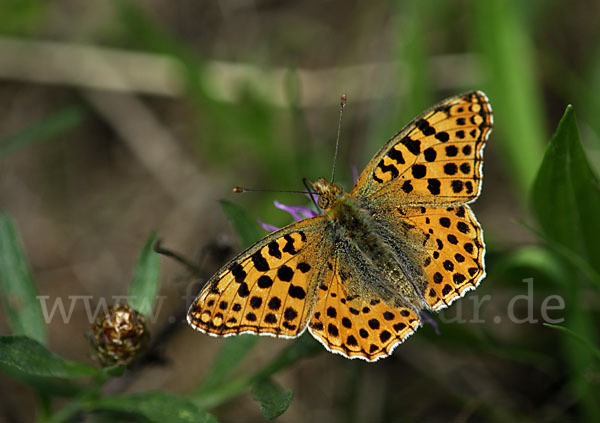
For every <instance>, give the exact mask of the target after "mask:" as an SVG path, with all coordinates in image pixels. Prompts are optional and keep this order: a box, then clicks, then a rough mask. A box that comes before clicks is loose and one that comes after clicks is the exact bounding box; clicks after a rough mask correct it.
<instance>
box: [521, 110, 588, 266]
mask: <svg viewBox="0 0 600 423" xmlns="http://www.w3.org/2000/svg"><path fill="white" fill-rule="evenodd" d="M532 194H533V195H532V200H533V209H534V211H535V214H536V215H537V218H538V222H539V223H540V225H541V227H542V229H543V230H544V232H545V233H546V235H548V237H550V238H551V239H552V240H554V241H556V242H558V243H560V244H562V245H564V246H566V247H568V248H570V249H571V250H573V251H575V252H577V253H578V254H580V255H581V256H582V257H584V258H585V259H586V260H587V262H588V263H590V264H591V265H592V266H593V267H594V268H595V269H596V271H600V242H598V237H600V218H599V216H600V184H598V178H597V177H596V175H594V173H593V172H592V170H591V168H590V165H589V163H588V161H587V158H586V156H585V152H584V150H583V147H582V145H581V140H580V139H579V132H578V131H577V123H576V121H575V111H574V109H573V107H572V106H568V107H567V109H566V111H565V114H564V116H563V118H562V119H561V121H560V123H559V125H558V129H557V131H556V134H554V136H553V137H552V139H551V140H550V144H549V145H548V148H547V149H546V153H545V155H544V160H543V163H542V166H541V167H540V170H539V172H538V175H537V178H536V180H535V184H534V189H533V193H532Z"/></svg>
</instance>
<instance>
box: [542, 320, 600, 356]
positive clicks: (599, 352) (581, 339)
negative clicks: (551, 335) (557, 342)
mask: <svg viewBox="0 0 600 423" xmlns="http://www.w3.org/2000/svg"><path fill="white" fill-rule="evenodd" d="M544 326H546V327H549V328H552V329H556V330H559V331H561V332H563V333H566V334H568V335H570V336H572V337H573V338H574V339H576V340H577V341H579V342H580V343H581V344H582V345H584V346H585V347H586V348H587V349H589V350H590V352H592V353H593V354H594V356H596V359H598V360H600V349H598V348H596V347H595V346H594V345H592V344H591V343H590V342H589V341H588V340H587V339H585V338H584V337H583V336H581V335H579V334H578V333H575V332H573V331H572V330H571V329H569V328H566V327H564V326H559V325H551V324H550V323H544Z"/></svg>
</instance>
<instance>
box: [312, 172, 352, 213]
mask: <svg viewBox="0 0 600 423" xmlns="http://www.w3.org/2000/svg"><path fill="white" fill-rule="evenodd" d="M312 186H313V188H314V189H315V191H316V192H317V194H319V200H318V201H317V204H318V205H319V207H320V208H321V209H323V210H325V209H328V208H329V207H331V205H332V204H333V203H334V202H335V200H337V199H338V198H340V197H341V196H342V195H344V189H343V188H342V187H341V186H340V185H338V184H332V183H330V182H327V181H326V180H325V179H324V178H319V179H317V180H316V181H315V182H313V183H312Z"/></svg>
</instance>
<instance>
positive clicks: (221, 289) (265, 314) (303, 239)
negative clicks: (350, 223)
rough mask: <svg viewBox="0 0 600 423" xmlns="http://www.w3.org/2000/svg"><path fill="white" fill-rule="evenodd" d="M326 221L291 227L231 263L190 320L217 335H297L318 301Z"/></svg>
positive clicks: (190, 313) (197, 304) (200, 297)
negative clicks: (318, 280) (316, 284)
mask: <svg viewBox="0 0 600 423" xmlns="http://www.w3.org/2000/svg"><path fill="white" fill-rule="evenodd" d="M325 233H326V231H325V218H324V217H323V216H318V217H314V218H310V219H305V220H302V221H300V222H296V223H293V224H291V225H289V226H287V227H285V228H283V229H280V230H279V231H276V232H274V233H272V234H270V235H269V236H267V237H266V238H264V239H262V240H261V241H259V242H258V243H256V244H254V245H253V246H252V247H250V248H249V249H247V250H246V251H244V252H243V253H241V254H240V255H238V256H237V257H236V258H234V259H233V260H231V261H230V262H229V263H228V264H227V265H225V266H224V267H223V268H221V270H219V271H218V272H217V274H216V275H215V276H213V277H212V278H211V279H210V280H209V281H208V282H207V284H206V286H205V287H204V288H203V289H202V291H201V292H200V294H199V295H198V297H197V298H196V299H195V300H194V302H193V304H192V306H191V307H190V309H189V311H188V322H189V324H190V325H191V326H192V327H193V328H194V329H197V330H199V331H201V332H204V333H208V334H210V335H215V336H227V335H234V334H240V333H255V334H265V335H272V336H278V337H295V336H297V335H298V334H300V333H301V332H302V331H303V330H304V329H305V328H306V325H307V323H308V320H309V318H310V315H311V313H312V309H313V307H314V302H315V300H316V297H315V295H316V292H315V289H316V288H315V286H314V285H315V280H316V278H317V277H318V272H319V269H320V267H322V266H319V264H320V261H321V259H320V258H319V257H320V255H321V254H322V253H323V251H322V250H323V249H324V248H327V245H328V244H327V242H325V241H326V240H327V239H326V238H325V237H324V234H325Z"/></svg>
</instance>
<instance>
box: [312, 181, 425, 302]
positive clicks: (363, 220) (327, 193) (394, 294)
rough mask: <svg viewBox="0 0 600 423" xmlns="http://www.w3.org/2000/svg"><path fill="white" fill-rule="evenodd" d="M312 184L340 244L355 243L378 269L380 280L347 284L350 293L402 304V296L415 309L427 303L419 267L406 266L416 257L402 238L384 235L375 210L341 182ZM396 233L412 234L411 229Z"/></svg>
mask: <svg viewBox="0 0 600 423" xmlns="http://www.w3.org/2000/svg"><path fill="white" fill-rule="evenodd" d="M313 187H314V188H315V190H316V191H317V193H318V194H319V201H318V203H319V206H320V207H321V208H323V210H324V214H325V215H326V216H327V217H328V218H329V220H330V221H331V223H332V226H333V228H335V231H334V232H335V234H336V237H337V242H338V243H340V248H344V244H345V245H352V246H356V248H357V249H358V250H359V251H360V253H361V257H362V258H364V260H365V262H366V263H367V265H368V266H369V267H372V273H377V275H376V278H377V279H378V281H379V283H377V284H372V285H370V286H364V285H361V286H345V288H346V289H347V290H348V291H349V292H347V295H348V296H352V295H353V294H355V295H361V296H365V295H366V296H372V297H375V298H380V299H384V300H385V301H386V302H389V303H390V304H393V305H399V301H401V300H403V301H401V302H402V304H403V305H407V304H406V303H407V302H408V303H410V304H411V305H412V306H413V307H414V308H415V309H421V308H422V307H423V306H424V302H423V300H422V290H421V289H420V288H419V287H420V286H421V285H422V280H421V278H420V276H421V275H420V272H418V271H417V270H416V269H414V268H408V267H407V266H408V265H407V264H408V263H411V262H413V261H414V260H415V258H414V257H407V255H406V251H407V249H406V248H404V242H403V240H402V239H400V238H398V239H395V242H390V241H391V239H390V237H385V238H387V239H385V238H384V236H382V234H381V233H380V232H379V231H378V226H379V224H378V222H377V221H376V220H375V219H374V217H373V213H372V212H371V211H370V210H368V209H366V208H365V207H364V206H363V205H362V204H360V203H359V202H358V200H357V199H356V198H354V197H353V196H352V195H350V194H348V193H346V192H344V190H343V189H342V187H341V186H339V185H336V184H331V183H329V182H327V181H326V180H324V179H323V178H319V179H318V180H317V181H316V182H315V183H313ZM397 235H399V236H405V237H406V236H410V234H409V233H401V234H397ZM391 238H395V236H392V237H391ZM411 241H412V240H411ZM357 252H358V251H357Z"/></svg>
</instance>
